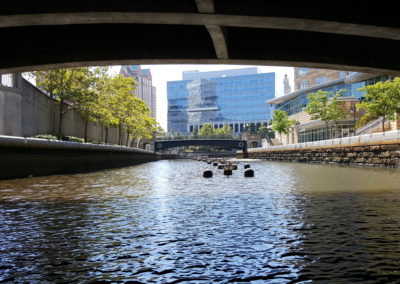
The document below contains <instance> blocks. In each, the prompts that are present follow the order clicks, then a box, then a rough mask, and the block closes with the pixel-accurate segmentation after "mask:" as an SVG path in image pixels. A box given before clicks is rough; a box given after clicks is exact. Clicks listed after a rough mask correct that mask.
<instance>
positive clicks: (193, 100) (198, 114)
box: [186, 79, 218, 132]
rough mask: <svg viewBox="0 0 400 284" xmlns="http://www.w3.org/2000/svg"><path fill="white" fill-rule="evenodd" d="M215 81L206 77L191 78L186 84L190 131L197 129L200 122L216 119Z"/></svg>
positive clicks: (211, 121)
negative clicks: (199, 78)
mask: <svg viewBox="0 0 400 284" xmlns="http://www.w3.org/2000/svg"><path fill="white" fill-rule="evenodd" d="M215 88H216V82H215V81H212V80H208V79H201V80H193V81H191V82H190V83H188V84H187V89H188V92H189V95H188V108H187V109H186V112H187V119H188V124H189V128H190V132H195V131H198V130H199V129H198V128H199V127H198V126H199V125H200V124H202V123H207V122H208V123H213V122H214V121H216V120H217V110H218V105H217V96H216V90H215Z"/></svg>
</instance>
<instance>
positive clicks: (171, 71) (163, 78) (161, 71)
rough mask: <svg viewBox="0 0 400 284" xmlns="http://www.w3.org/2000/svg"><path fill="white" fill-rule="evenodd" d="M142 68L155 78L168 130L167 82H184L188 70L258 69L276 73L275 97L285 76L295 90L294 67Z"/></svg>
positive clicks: (163, 123) (159, 114)
mask: <svg viewBox="0 0 400 284" xmlns="http://www.w3.org/2000/svg"><path fill="white" fill-rule="evenodd" d="M141 66H142V68H149V69H150V71H151V75H152V77H153V85H154V86H155V87H156V89H157V90H156V92H157V121H158V122H159V123H160V125H161V126H162V127H163V128H164V130H166V129H167V111H168V110H167V108H168V101H167V82H168V81H177V80H182V72H183V71H188V70H199V71H217V70H226V69H238V68H247V67H258V68H259V69H260V71H261V72H262V73H268V72H275V74H276V81H275V90H276V93H275V96H276V97H280V96H282V95H283V78H284V76H285V74H287V75H288V78H289V82H290V86H291V87H292V91H293V90H294V85H293V84H294V83H293V82H294V78H293V76H294V68H293V67H281V66H259V65H200V64H197V65H188V64H180V65H173V64H168V65H141ZM120 68H121V66H120V65H118V66H113V67H112V68H111V70H112V71H111V72H112V73H114V74H118V73H119V70H120Z"/></svg>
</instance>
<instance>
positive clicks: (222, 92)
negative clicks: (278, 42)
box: [167, 69, 275, 133]
mask: <svg viewBox="0 0 400 284" xmlns="http://www.w3.org/2000/svg"><path fill="white" fill-rule="evenodd" d="M239 70H240V69H239ZM227 71H229V70H227ZM247 71H249V70H247ZM250 71H251V70H250ZM220 72H222V71H220ZM256 72H257V71H256ZM256 72H250V73H254V74H245V75H236V76H229V75H227V76H219V77H215V78H209V76H208V77H207V76H206V75H207V73H209V72H199V73H196V78H201V73H203V74H205V76H204V77H205V78H207V79H194V80H182V81H172V82H168V83H167V92H168V131H179V132H181V133H187V132H193V131H195V130H196V127H197V129H198V128H199V127H201V125H202V124H204V123H212V124H214V127H216V128H219V127H222V125H224V124H228V125H230V126H231V128H232V129H233V130H234V131H235V132H242V131H243V125H245V124H246V123H260V124H261V123H263V122H267V121H268V120H270V119H271V110H270V106H269V105H267V104H266V103H265V102H266V101H267V100H270V99H272V98H274V95H275V73H256ZM210 73H211V72H210ZM222 73H223V72H222ZM222 73H220V74H222ZM214 74H215V75H216V76H217V75H219V74H217V73H216V72H215V71H213V75H214Z"/></svg>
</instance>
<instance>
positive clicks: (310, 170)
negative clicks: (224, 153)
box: [0, 160, 400, 283]
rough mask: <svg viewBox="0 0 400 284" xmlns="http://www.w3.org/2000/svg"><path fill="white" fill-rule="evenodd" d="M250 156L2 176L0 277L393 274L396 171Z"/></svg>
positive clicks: (72, 279) (378, 279) (248, 278)
mask: <svg viewBox="0 0 400 284" xmlns="http://www.w3.org/2000/svg"><path fill="white" fill-rule="evenodd" d="M251 165H252V168H253V169H254V170H255V177H254V178H244V177H243V163H241V164H239V170H238V171H236V172H234V175H233V176H232V177H230V178H226V177H224V176H223V175H222V172H220V171H218V170H214V175H215V176H214V178H212V179H203V178H202V171H203V170H204V169H205V168H206V167H207V165H206V164H205V163H202V162H197V161H189V160H176V161H158V162H153V163H147V164H143V165H139V166H134V167H129V168H124V169H115V170H108V171H101V172H94V173H87V174H78V175H67V176H49V177H40V178H30V179H20V180H9V181H2V182H0V282H13V283H14V282H15V283H77V282H78V283H91V282H99V281H104V282H107V281H110V282H127V283H237V282H241V283H298V282H303V283H310V282H313V283H351V282H357V281H359V282H362V283H399V279H400V186H399V184H400V172H399V170H387V169H365V168H364V169H363V168H350V167H336V166H328V165H306V164H293V163H277V162H261V161H258V162H251ZM208 166H209V165H208ZM214 169H215V168H214ZM129 281H130V282H129Z"/></svg>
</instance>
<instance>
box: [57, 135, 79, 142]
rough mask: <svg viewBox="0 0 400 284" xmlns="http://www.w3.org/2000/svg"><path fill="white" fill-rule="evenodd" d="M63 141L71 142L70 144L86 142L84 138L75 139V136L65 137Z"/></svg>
mask: <svg viewBox="0 0 400 284" xmlns="http://www.w3.org/2000/svg"><path fill="white" fill-rule="evenodd" d="M61 140H63V141H70V142H79V143H83V142H84V139H83V138H79V137H75V136H63V137H62V138H61Z"/></svg>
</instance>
